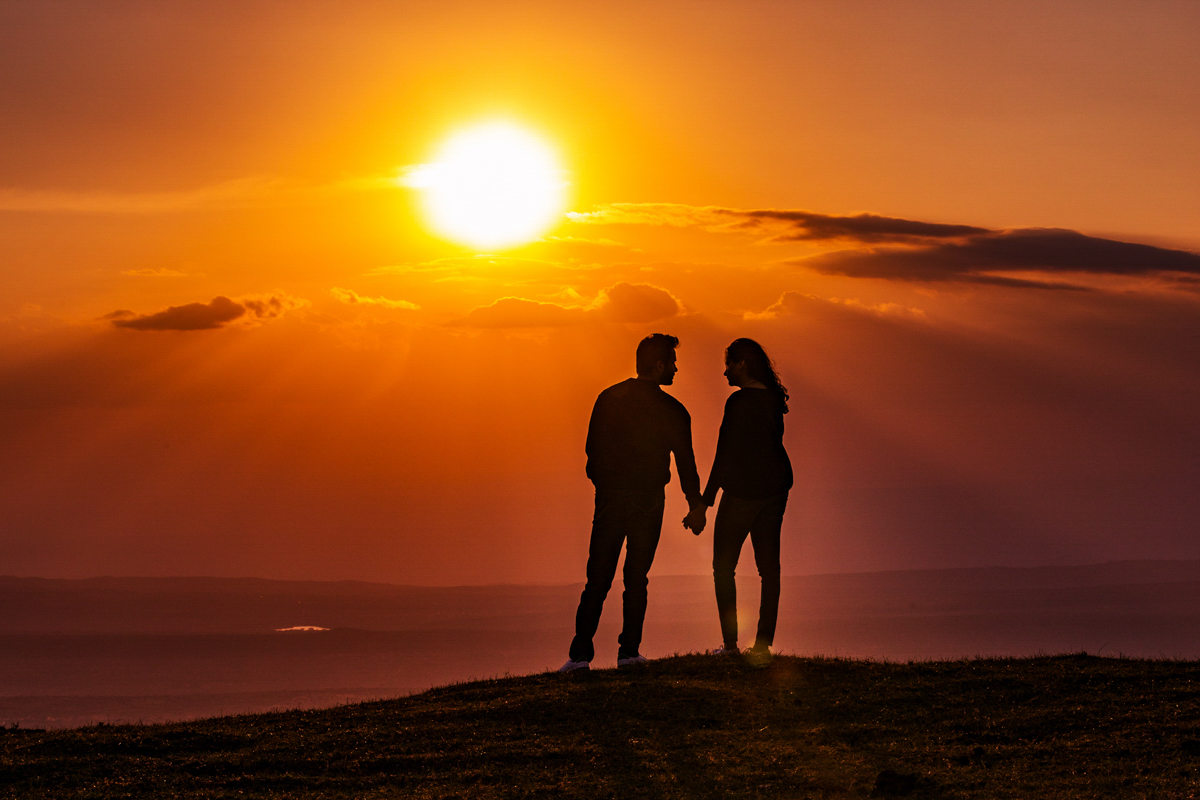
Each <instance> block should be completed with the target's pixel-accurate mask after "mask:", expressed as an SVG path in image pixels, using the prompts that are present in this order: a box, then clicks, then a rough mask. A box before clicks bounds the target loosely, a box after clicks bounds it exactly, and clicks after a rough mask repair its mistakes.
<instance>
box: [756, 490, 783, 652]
mask: <svg viewBox="0 0 1200 800" xmlns="http://www.w3.org/2000/svg"><path fill="white" fill-rule="evenodd" d="M760 502H762V501H760ZM786 508H787V494H786V493H784V494H783V495H781V496H779V497H773V498H771V499H770V500H769V501H767V502H766V503H765V504H763V505H762V506H761V507H760V509H759V512H758V514H756V515H755V517H754V522H753V523H752V524H751V526H750V543H751V544H752V545H753V546H754V563H755V565H756V566H757V567H758V575H759V577H760V578H761V579H762V598H761V599H760V600H759V605H758V634H757V636H755V638H754V646H755V647H756V648H769V647H770V646H771V645H772V644H774V642H775V624H776V622H777V621H778V619H779V532H780V530H781V528H782V527H783V512H784V510H785V509H786Z"/></svg>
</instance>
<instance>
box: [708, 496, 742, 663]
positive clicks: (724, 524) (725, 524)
mask: <svg viewBox="0 0 1200 800" xmlns="http://www.w3.org/2000/svg"><path fill="white" fill-rule="evenodd" d="M749 532H750V519H749V518H748V517H747V515H746V501H745V500H740V499H738V498H736V497H731V496H730V495H728V494H722V495H721V504H720V505H719V506H718V507H717V519H716V522H714V523H713V584H714V586H715V588H716V592H717V616H718V617H719V618H720V620H721V642H722V644H723V646H725V647H728V648H730V649H734V648H736V647H737V638H738V623H737V583H736V582H735V581H734V573H735V572H736V571H737V564H738V559H739V558H740V557H741V554H742V545H743V544H744V543H745V541H746V534H748V533H749Z"/></svg>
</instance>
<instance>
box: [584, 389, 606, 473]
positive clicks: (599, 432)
mask: <svg viewBox="0 0 1200 800" xmlns="http://www.w3.org/2000/svg"><path fill="white" fill-rule="evenodd" d="M603 402H604V395H603V394H601V395H600V396H599V397H597V398H596V402H595V404H594V405H593V406H592V417H591V419H589V420H588V432H587V443H586V444H584V446H583V452H584V453H585V454H586V455H587V466H586V467H585V470H584V471H585V472H586V473H587V476H588V478H590V479H591V480H592V481H595V480H596V476H595V475H594V474H593V472H594V470H593V466H594V464H593V460H594V459H595V458H596V455H597V453H598V451H599V449H600V448H601V447H602V446H603V443H604V430H603V428H604V422H603V420H602V417H603V416H604V411H603V409H602V407H601V406H602V405H603Z"/></svg>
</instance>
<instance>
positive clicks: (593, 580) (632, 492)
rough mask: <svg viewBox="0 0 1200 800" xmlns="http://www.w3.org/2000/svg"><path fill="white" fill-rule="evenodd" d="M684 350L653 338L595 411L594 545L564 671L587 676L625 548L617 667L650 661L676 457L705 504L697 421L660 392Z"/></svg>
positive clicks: (695, 498)
mask: <svg viewBox="0 0 1200 800" xmlns="http://www.w3.org/2000/svg"><path fill="white" fill-rule="evenodd" d="M678 346H679V340H678V339H677V338H675V337H674V336H668V335H667V334H664V333H655V334H653V335H651V336H647V337H646V338H645V339H643V340H642V341H641V342H640V343H639V344H638V348H637V377H636V378H630V379H628V380H625V381H622V382H621V383H618V384H617V385H615V386H610V387H608V388H607V389H605V390H604V391H603V392H601V393H600V396H599V397H598V398H597V399H596V405H595V407H594V408H593V409H592V420H591V423H590V424H589V425H588V437H587V457H588V460H587V476H588V477H589V478H591V480H592V483H593V484H595V486H596V513H595V516H594V517H593V518H592V538H591V543H590V544H589V546H588V562H587V585H586V586H585V587H584V590H583V595H582V596H581V597H580V598H579V610H578V611H577V612H576V614H575V639H574V640H573V641H572V642H571V652H570V657H569V660H568V661H567V663H566V664H564V665H563V666H562V668H561V669H560V670H559V672H572V671H574V670H577V669H588V667H589V665H590V663H591V660H592V658H593V657H594V656H595V650H594V648H593V646H592V637H593V636H595V635H596V626H597V625H599V624H600V612H601V610H602V609H603V607H604V598H605V597H607V596H608V590H609V587H610V586H612V582H613V577H614V576H615V575H616V572H617V561H618V560H619V559H620V557H621V545H622V544H624V545H625V570H624V575H623V577H624V580H625V593H624V594H623V595H622V597H621V599H622V604H623V607H624V627H623V628H622V629H621V635H620V637H619V638H618V639H617V642H618V644H619V645H620V647H619V649H618V650H617V666H618V667H630V666H636V665H638V664H644V663H645V662H646V659H645V658H643V657H642V656H641V654H640V653H638V648H639V647H640V646H641V643H642V621H643V620H644V619H645V616H646V585H647V583H648V581H647V579H646V574H647V573H648V572H649V571H650V564H651V563H652V562H653V561H654V551H655V550H656V549H657V548H658V537H659V534H660V532H661V531H662V517H663V502H664V499H665V492H664V487H665V486H666V485H667V483H668V482H669V481H670V480H671V453H674V454H675V468H676V469H677V470H679V484H680V487H681V488H682V489H683V493H684V495H685V496H686V497H687V500H688V504H689V506H690V507H692V508H695V507H696V506H697V505H699V504H702V503H703V502H704V500H703V497H702V496H701V494H700V476H699V474H698V473H697V472H696V457H695V456H694V455H693V454H692V418H691V416H689V415H688V412H687V409H685V408H684V407H683V403H680V402H679V401H678V400H676V399H675V398H674V397H672V396H671V395H669V394H667V393H666V392H664V391H663V390H662V389H660V388H659V387H660V386H670V385H671V383H672V382H673V381H674V380H675V372H676V371H677V370H676V367H675V348H676V347H678ZM701 524H702V523H701ZM696 532H697V533H699V531H698V530H697V531H696Z"/></svg>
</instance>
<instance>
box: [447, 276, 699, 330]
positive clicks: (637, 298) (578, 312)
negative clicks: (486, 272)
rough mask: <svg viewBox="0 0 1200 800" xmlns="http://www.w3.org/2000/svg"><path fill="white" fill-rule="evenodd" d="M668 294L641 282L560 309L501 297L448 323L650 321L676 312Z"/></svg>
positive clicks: (482, 325)
mask: <svg viewBox="0 0 1200 800" xmlns="http://www.w3.org/2000/svg"><path fill="white" fill-rule="evenodd" d="M679 308H680V306H679V301H678V300H676V299H675V298H674V297H672V296H671V294H670V292H668V291H666V290H665V289H660V288H659V287H657V286H650V285H648V284H644V283H624V282H622V283H618V284H615V285H613V286H610V287H608V288H607V289H602V290H601V291H600V294H599V296H598V297H597V298H596V302H595V303H593V304H592V305H591V306H590V307H587V308H583V307H580V306H563V305H559V304H558V303H546V302H541V301H538V300H526V299H525V298H522V297H502V298H500V299H499V300H497V301H496V302H494V303H492V304H491V305H486V306H480V307H478V308H475V309H472V310H471V312H470V313H468V314H467V315H466V316H465V317H463V318H462V319H457V320H454V321H453V322H450V323H448V324H450V325H453V326H456V327H463V328H561V327H565V326H567V325H578V324H581V323H584V322H588V321H603V322H622V323H624V322H631V323H637V322H653V321H654V320H656V319H663V318H665V317H673V316H675V315H676V314H678V313H679Z"/></svg>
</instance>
